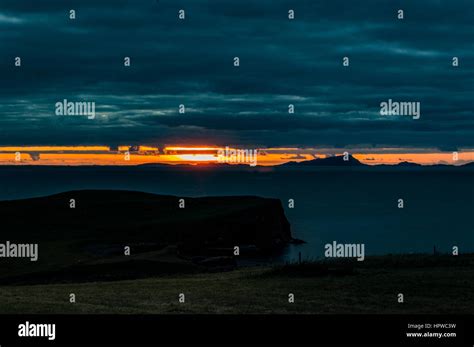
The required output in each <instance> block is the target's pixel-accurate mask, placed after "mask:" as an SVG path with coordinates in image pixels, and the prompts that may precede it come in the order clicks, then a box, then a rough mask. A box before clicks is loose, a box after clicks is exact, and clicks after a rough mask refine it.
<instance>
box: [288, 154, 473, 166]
mask: <svg viewBox="0 0 474 347" xmlns="http://www.w3.org/2000/svg"><path fill="white" fill-rule="evenodd" d="M340 166H346V167H347V166H350V167H455V166H454V165H449V164H435V165H421V164H418V163H412V162H408V161H402V162H401V163H398V164H394V165H387V164H379V165H367V164H364V163H361V162H360V161H359V160H357V159H356V158H354V157H353V156H352V155H349V156H348V157H347V159H346V160H344V156H342V155H339V156H334V157H328V158H317V159H313V160H306V161H300V162H295V161H290V162H288V163H284V164H281V165H279V167H340ZM457 167H474V162H470V163H467V164H464V165H460V166H457Z"/></svg>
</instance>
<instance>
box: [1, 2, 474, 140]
mask: <svg viewBox="0 0 474 347" xmlns="http://www.w3.org/2000/svg"><path fill="white" fill-rule="evenodd" d="M290 8H291V9H294V10H295V12H296V19H295V20H294V21H289V20H288V19H287V12H288V10H289V9H290ZM400 8H401V9H403V10H404V11H405V19H404V20H403V21H400V20H398V19H396V12H397V10H398V9H400ZM70 9H75V10H76V16H77V18H76V19H75V20H69V18H68V14H69V10H70ZM179 9H184V10H185V11H186V20H185V21H179V20H178V18H177V14H178V10H179ZM473 15H474V3H473V2H472V1H471V0H466V1H461V0H458V1H449V2H448V1H434V0H419V1H416V2H406V1H389V0H386V1H380V0H363V1H362V0H358V1H350V2H349V1H346V0H344V1H343V0H334V1H331V2H328V1H313V0H311V1H310V0H302V1H297V2H296V1H289V0H287V1H283V0H261V1H258V2H257V1H250V0H240V1H238V0H228V1H225V2H222V1H217V0H214V1H210V0H209V1H204V0H180V1H175V0H173V1H171V0H160V1H155V0H149V1H148V0H143V1H123V0H119V1H113V2H112V1H97V0H94V1H92V0H87V1H85V0H81V1H79V0H76V1H59V0H57V1H52V0H45V1H41V2H39V1H36V2H33V1H26V0H3V1H2V6H1V8H0V43H1V47H2V49H1V50H0V71H1V77H2V78H1V82H0V102H1V103H0V114H1V116H2V117H1V118H0V145H12V144H14V145H22V144H66V145H67V144H110V145H117V144H134V143H148V144H157V145H160V144H163V143H167V144H170V143H181V144H185V143H188V144H190V143H204V142H205V143H215V144H222V145H226V144H255V145H259V146H290V145H291V146H320V145H321V146H366V145H369V146H371V145H379V146H380V145H386V146H414V147H437V148H459V147H465V148H472V147H474V143H473V139H474V127H473V125H474V123H473V105H474V103H473V101H472V95H473V91H474V63H473V62H474V41H473V40H472V37H474V22H473V21H472V18H473ZM16 56H21V58H22V67H21V68H16V67H14V66H13V59H14V57H16ZM125 56H129V57H131V60H132V66H131V67H129V68H125V67H123V58H124V57H125ZM235 56H238V57H239V58H240V61H241V66H240V67H239V68H235V67H233V65H232V59H233V57H235ZM344 56H348V57H349V58H350V67H349V68H344V67H342V57H344ZM453 56H457V57H459V59H460V66H459V67H457V68H454V67H452V66H451V59H452V57H453ZM389 98H390V99H393V100H398V101H415V102H421V118H420V119H419V120H412V119H410V118H409V117H393V116H392V117H383V116H380V115H379V114H378V111H379V104H380V102H382V101H386V100H388V99H389ZM63 99H69V100H71V101H82V100H84V101H93V102H95V103H96V111H97V117H96V118H95V119H94V120H88V119H87V118H85V117H83V118H80V117H67V116H55V114H54V104H55V103H56V102H58V101H61V100H63ZM290 103H291V104H294V105H295V109H296V113H295V114H293V115H290V114H288V112H287V110H288V104H290ZM180 104H184V105H185V106H186V108H187V112H186V114H184V115H182V114H179V113H178V106H179V105H180Z"/></svg>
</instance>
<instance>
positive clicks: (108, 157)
mask: <svg viewBox="0 0 474 347" xmlns="http://www.w3.org/2000/svg"><path fill="white" fill-rule="evenodd" d="M226 148H227V147H226ZM224 149H225V148H224V147H218V146H208V145H200V146H165V147H163V148H162V149H160V148H158V147H153V146H141V145H140V146H125V145H122V146H115V147H109V146H5V147H0V165H72V166H73V165H117V166H127V165H140V164H153V163H156V164H195V165H199V164H207V163H213V164H219V163H220V162H222V161H220V160H218V159H219V158H218V156H219V155H221V154H219V151H220V150H224ZM230 149H235V148H230ZM248 150H249V151H255V150H257V165H259V166H273V165H279V164H283V163H286V162H289V161H296V162H301V161H306V160H313V159H316V158H325V157H327V156H331V155H342V154H343V153H344V150H339V151H336V150H334V149H319V150H318V149H317V148H310V149H304V148H301V149H299V148H288V147H287V148H263V149H251V148H248ZM350 152H351V154H352V155H353V156H354V158H356V159H357V160H359V161H361V162H362V163H364V164H367V165H378V164H389V165H390V164H394V165H395V164H398V163H400V162H403V161H407V162H413V163H418V164H422V165H431V164H447V165H460V164H463V163H467V162H471V161H474V150H460V151H459V152H458V153H457V155H458V160H454V153H456V152H435V151H433V150H429V151H428V150H427V151H425V152H422V150H421V149H400V150H399V151H398V152H397V149H393V148H389V149H378V150H377V151H375V150H374V152H370V150H367V149H366V150H364V151H363V152H360V151H359V152H358V151H357V150H351V151H350ZM221 159H222V158H221ZM224 159H225V157H224ZM224 162H227V161H225V160H224ZM227 163H229V164H239V162H227ZM241 164H245V163H241Z"/></svg>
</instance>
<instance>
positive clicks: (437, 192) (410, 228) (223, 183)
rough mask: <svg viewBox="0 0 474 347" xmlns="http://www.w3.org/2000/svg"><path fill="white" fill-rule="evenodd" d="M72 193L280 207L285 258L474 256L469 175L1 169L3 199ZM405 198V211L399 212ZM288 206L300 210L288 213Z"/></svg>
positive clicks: (473, 186)
mask: <svg viewBox="0 0 474 347" xmlns="http://www.w3.org/2000/svg"><path fill="white" fill-rule="evenodd" d="M73 189H128V190H139V191H145V192H151V193H157V194H169V195H177V196H193V197H195V196H205V195H258V196H264V197H273V198H279V199H281V200H282V202H283V204H284V206H285V211H286V215H287V218H288V220H289V221H290V223H291V226H292V232H293V236H294V237H296V238H300V239H303V240H305V241H307V244H304V245H299V246H290V247H288V248H287V249H286V250H285V253H284V254H283V255H282V257H281V258H280V259H283V260H294V259H296V258H297V255H298V252H302V256H303V258H320V257H322V256H323V255H324V244H326V243H331V242H332V241H337V242H344V243H364V244H365V252H366V254H368V255H371V254H386V253H409V252H423V253H430V252H432V251H433V246H436V248H437V250H439V251H442V252H448V251H450V250H451V247H452V246H453V245H457V246H458V247H459V249H460V252H468V251H469V252H473V251H474V217H473V216H474V175H473V172H472V171H468V170H457V169H450V170H430V169H423V170H406V169H405V170H395V169H385V170H379V169H364V170H360V169H358V170H356V169H306V170H302V169H301V170H285V171H275V170H274V171H268V172H257V171H254V172H251V171H236V170H232V171H230V170H226V171H210V170H202V169H199V170H192V169H187V170H183V169H180V170H171V169H157V168H26V167H20V168H0V199H1V200H5V199H18V198H26V197H32V196H44V195H48V194H52V193H57V192H63V191H67V190H73ZM399 198H402V199H404V202H405V208H404V209H398V208H397V200H398V199H399ZM288 199H294V200H295V208H293V209H290V208H288Z"/></svg>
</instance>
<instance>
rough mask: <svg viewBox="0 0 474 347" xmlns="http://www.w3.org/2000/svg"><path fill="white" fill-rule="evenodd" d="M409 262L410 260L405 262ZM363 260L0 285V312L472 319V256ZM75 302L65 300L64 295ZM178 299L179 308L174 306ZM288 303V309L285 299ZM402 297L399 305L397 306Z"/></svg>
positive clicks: (176, 304) (473, 286) (473, 302)
mask: <svg viewBox="0 0 474 347" xmlns="http://www.w3.org/2000/svg"><path fill="white" fill-rule="evenodd" d="M410 257H411V258H410ZM453 258H454V257H448V256H442V257H441V258H438V257H433V256H421V257H420V256H415V257H412V256H403V257H400V258H396V257H389V256H386V257H379V258H372V259H369V258H368V259H367V260H366V261H365V262H364V264H360V265H359V264H356V265H355V266H356V267H355V268H354V267H352V268H351V269H350V271H349V273H346V272H343V273H326V274H324V273H323V274H322V273H317V272H318V271H314V270H315V269H316V270H317V269H318V268H319V267H320V265H319V264H315V265H314V267H313V265H312V264H303V265H288V266H283V267H272V268H262V267H256V268H245V269H239V270H235V271H231V272H224V273H205V274H193V275H182V276H177V275H174V276H167V277H159V278H149V279H141V280H128V281H118V282H93V283H74V284H51V285H28V286H2V287H0V311H1V312H0V313H119V314H141V313H145V314H146V313H154V314H162V313H171V314H173V313H198V314H207V313H216V314H222V313H224V314H225V313H233V314H239V313H454V314H457V313H473V312H474V291H473V290H472V288H474V267H473V260H474V256H473V255H465V256H458V257H456V260H453ZM351 266H353V265H351ZM70 293H74V294H75V295H76V303H74V304H72V303H70V302H69V294H70ZM179 293H184V294H185V296H186V297H185V300H186V302H185V303H179V302H178V295H179ZM289 293H293V294H294V295H295V302H294V303H293V304H290V303H288V294H289ZM398 293H403V294H404V299H405V302H404V303H402V304H400V303H398V302H397V294H398Z"/></svg>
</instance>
